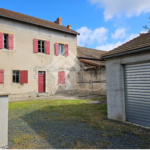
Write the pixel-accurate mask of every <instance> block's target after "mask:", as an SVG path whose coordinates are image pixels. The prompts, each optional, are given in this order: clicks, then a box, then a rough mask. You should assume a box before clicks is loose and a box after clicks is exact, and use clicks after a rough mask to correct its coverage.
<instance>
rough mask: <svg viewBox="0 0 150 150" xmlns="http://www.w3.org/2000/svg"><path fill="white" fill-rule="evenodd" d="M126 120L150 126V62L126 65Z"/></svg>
mask: <svg viewBox="0 0 150 150" xmlns="http://www.w3.org/2000/svg"><path fill="white" fill-rule="evenodd" d="M124 88H125V112H126V121H129V122H133V123H136V124H140V125H144V126H149V127H150V62H148V63H140V64H131V65H125V66H124Z"/></svg>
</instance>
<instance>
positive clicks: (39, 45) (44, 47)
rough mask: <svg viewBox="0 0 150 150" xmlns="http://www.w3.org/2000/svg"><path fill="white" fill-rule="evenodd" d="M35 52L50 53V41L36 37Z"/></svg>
mask: <svg viewBox="0 0 150 150" xmlns="http://www.w3.org/2000/svg"><path fill="white" fill-rule="evenodd" d="M34 53H45V54H50V41H44V40H43V41H42V40H38V39H34Z"/></svg>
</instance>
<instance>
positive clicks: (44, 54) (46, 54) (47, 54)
mask: <svg viewBox="0 0 150 150" xmlns="http://www.w3.org/2000/svg"><path fill="white" fill-rule="evenodd" d="M36 54H38V55H48V54H46V53H36Z"/></svg>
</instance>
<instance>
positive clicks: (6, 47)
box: [3, 34, 8, 49]
mask: <svg viewBox="0 0 150 150" xmlns="http://www.w3.org/2000/svg"><path fill="white" fill-rule="evenodd" d="M3 35H4V48H5V49H8V34H3Z"/></svg>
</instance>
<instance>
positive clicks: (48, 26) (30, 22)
mask: <svg viewBox="0 0 150 150" xmlns="http://www.w3.org/2000/svg"><path fill="white" fill-rule="evenodd" d="M0 16H1V17H5V18H9V19H13V20H17V21H21V22H26V23H29V24H34V25H37V26H42V27H46V28H49V29H53V30H58V31H63V32H67V33H70V34H75V35H80V33H78V32H77V33H72V32H69V31H65V30H59V29H57V28H52V27H49V26H44V25H40V24H37V23H33V22H30V21H25V20H21V19H17V18H13V17H9V16H5V15H1V14H0Z"/></svg>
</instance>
